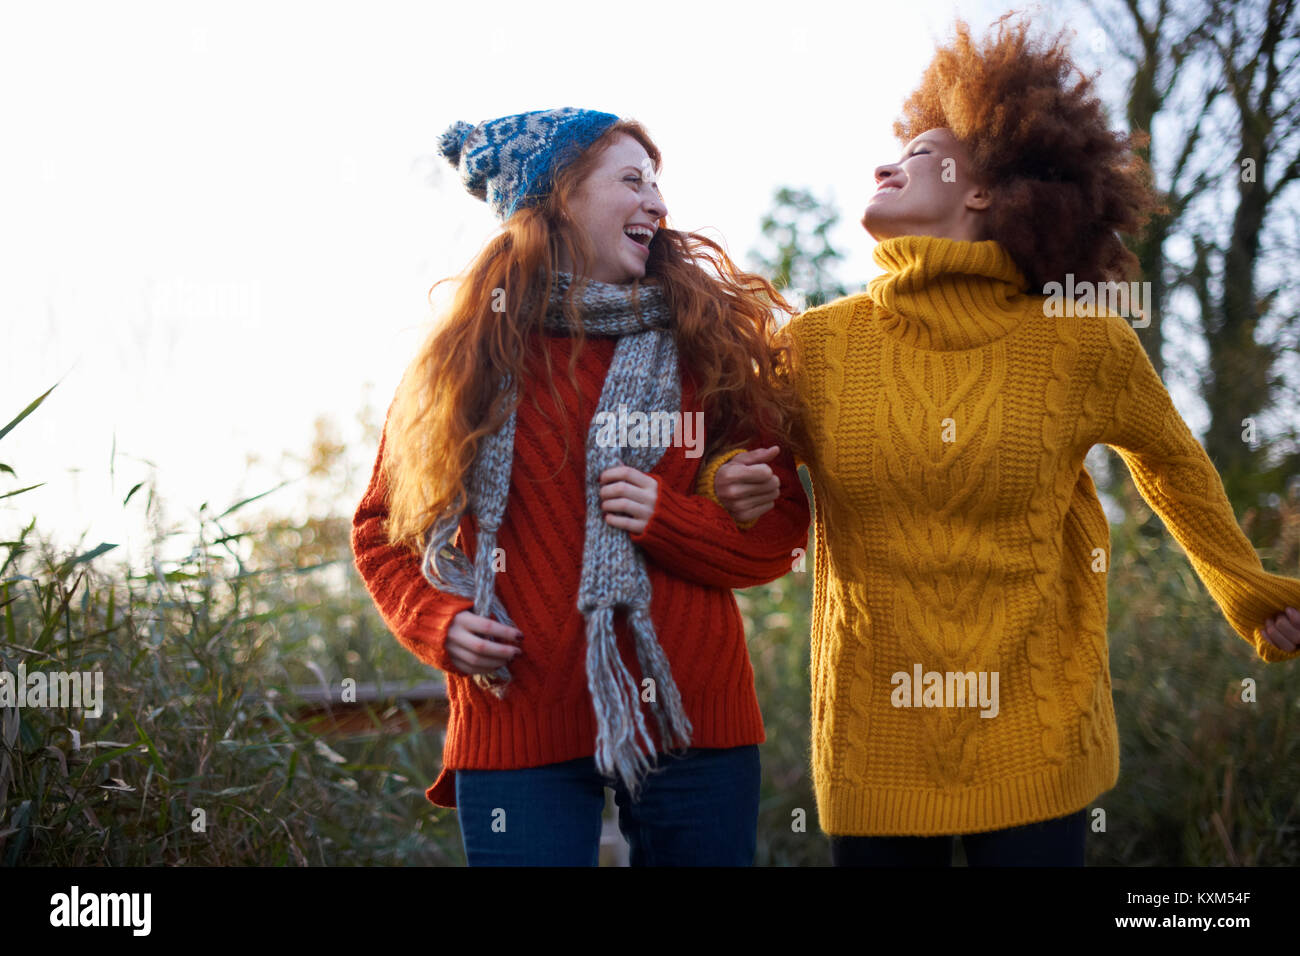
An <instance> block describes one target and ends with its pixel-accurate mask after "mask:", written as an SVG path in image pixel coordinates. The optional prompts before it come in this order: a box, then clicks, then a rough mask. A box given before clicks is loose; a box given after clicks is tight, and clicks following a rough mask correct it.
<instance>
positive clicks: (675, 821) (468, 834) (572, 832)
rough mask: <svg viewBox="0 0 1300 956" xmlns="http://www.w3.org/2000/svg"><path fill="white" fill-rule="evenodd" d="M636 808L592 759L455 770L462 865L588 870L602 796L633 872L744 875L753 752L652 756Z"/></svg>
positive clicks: (754, 792)
mask: <svg viewBox="0 0 1300 956" xmlns="http://www.w3.org/2000/svg"><path fill="white" fill-rule="evenodd" d="M658 767H659V769H657V770H655V771H654V772H652V773H651V774H650V775H649V776H648V777H646V778H645V781H644V782H643V784H642V788H641V796H640V799H639V800H638V801H636V802H635V803H634V802H632V800H631V799H630V796H629V794H628V792H627V790H626V788H624V787H623V785H622V784H621V783H619V782H617V781H614V780H610V779H608V778H606V777H603V776H601V774H600V772H599V771H597V769H596V761H595V759H594V758H592V757H581V758H579V759H577V760H567V761H565V762H563V763H553V764H547V765H546V766H544V767H529V768H526V769H523V770H457V771H456V804H457V813H458V814H459V817H460V832H461V838H462V840H463V841H464V844H465V856H466V858H467V859H468V861H469V865H470V866H595V865H596V862H597V857H598V855H599V852H600V827H601V814H602V813H603V811H604V809H605V787H610V788H612V789H613V791H614V799H615V801H616V802H617V804H618V811H619V814H618V825H619V829H620V830H622V831H623V836H624V837H625V838H626V839H627V841H628V844H629V845H630V847H631V863H632V865H633V866H751V865H752V864H753V862H754V847H755V841H756V834H757V831H758V784H759V762H758V746H757V745H756V744H752V745H750V746H746V747H726V748H700V747H691V748H689V749H688V750H686V751H685V752H684V753H682V754H680V755H677V756H674V755H671V754H663V753H661V754H659V755H658Z"/></svg>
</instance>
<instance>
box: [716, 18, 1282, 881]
mask: <svg viewBox="0 0 1300 956" xmlns="http://www.w3.org/2000/svg"><path fill="white" fill-rule="evenodd" d="M895 132H896V133H897V135H898V137H899V139H900V141H901V142H903V143H904V144H905V145H904V148H903V154H902V157H901V158H900V159H899V160H898V161H897V162H891V163H887V164H885V165H883V166H880V167H878V168H877V169H876V171H875V178H876V182H877V190H876V193H875V195H874V196H873V197H872V199H871V200H870V202H869V203H868V205H867V208H866V211H865V213H864V215H863V218H862V223H863V226H864V227H865V228H866V229H867V231H868V232H870V233H871V235H872V236H873V237H875V238H876V239H877V240H878V241H879V242H878V245H877V246H876V248H875V253H874V255H875V260H876V262H877V263H879V264H880V265H881V266H882V267H883V268H884V270H885V274H884V275H882V276H880V277H878V278H876V279H874V280H872V281H871V283H870V285H869V287H868V290H867V291H866V292H864V293H862V294H858V295H852V296H848V297H845V298H842V299H839V300H837V301H835V302H831V303H829V304H827V305H825V306H822V307H820V308H816V309H812V310H810V311H808V312H805V313H804V314H802V315H800V316H798V317H796V318H795V319H794V320H793V321H792V322H791V323H790V324H789V325H788V327H787V329H786V332H787V335H788V338H789V341H790V344H791V346H792V351H793V358H794V362H795V368H796V372H795V379H796V384H797V388H798V391H799V395H800V399H801V402H802V405H803V412H802V416H801V418H802V426H801V427H802V431H803V433H804V435H805V438H804V440H803V444H804V445H805V447H806V449H807V453H806V454H801V455H800V456H799V458H800V460H802V461H804V462H806V463H807V465H808V469H809V472H810V474H811V477H812V483H813V490H814V493H815V496H816V503H817V508H816V515H815V542H816V548H815V555H816V557H815V582H816V583H815V592H814V610H813V624H812V628H813V631H812V738H813V740H812V744H813V747H812V760H813V776H814V783H815V787H816V793H817V803H818V811H819V815H820V820H821V826H822V829H823V830H824V831H825V832H826V833H827V834H829V835H830V839H831V853H832V859H833V860H834V862H835V863H836V864H876V865H881V864H886V865H887V864H913V865H916V864H928V865H941V866H948V865H951V860H952V840H953V837H954V836H955V835H961V837H962V841H963V845H964V848H965V851H966V856H967V860H968V862H970V863H971V864H972V865H990V864H992V865H998V864H1012V865H1025V864H1031V865H1082V864H1083V861H1084V842H1085V834H1086V831H1087V825H1088V820H1087V818H1086V817H1085V809H1086V807H1087V806H1088V804H1089V803H1090V802H1092V801H1093V800H1095V799H1096V798H1097V797H1098V796H1100V795H1101V794H1102V793H1104V792H1106V791H1107V790H1109V789H1110V788H1111V787H1113V786H1114V785H1115V783H1116V780H1117V779H1118V774H1119V740H1118V732H1117V729H1116V725H1115V714H1114V708H1113V705H1112V700H1111V688H1110V672H1109V663H1108V648H1107V639H1106V566H1107V562H1108V561H1109V555H1110V529H1109V523H1108V521H1107V520H1106V517H1105V515H1104V513H1103V511H1102V509H1101V505H1100V503H1099V501H1098V500H1097V494H1096V489H1095V487H1094V485H1093V482H1092V479H1091V477H1090V476H1089V474H1088V471H1087V469H1086V468H1085V467H1084V457H1085V456H1086V455H1087V453H1088V451H1089V449H1090V448H1092V447H1093V446H1094V445H1096V444H1107V445H1110V446H1112V447H1114V448H1115V449H1116V450H1117V451H1118V452H1119V454H1120V455H1121V457H1122V458H1123V460H1124V462H1125V464H1126V465H1127V466H1128V468H1129V470H1130V472H1131V473H1132V475H1133V478H1134V480H1135V482H1136V484H1137V487H1138V489H1139V491H1140V492H1141V493H1142V495H1143V497H1144V498H1145V499H1146V500H1147V502H1148V503H1149V504H1150V505H1151V506H1152V508H1153V509H1155V511H1156V512H1157V513H1158V514H1159V515H1160V516H1161V518H1162V519H1163V520H1164V522H1165V524H1166V525H1167V526H1168V528H1169V530H1170V531H1171V532H1172V534H1173V535H1174V537H1175V539H1176V540H1177V541H1178V542H1179V543H1180V544H1181V545H1182V546H1183V548H1184V549H1185V551H1186V553H1187V555H1188V557H1189V558H1190V560H1191V562H1192V565H1193V567H1194V568H1195V569H1196V571H1197V573H1198V574H1199V575H1200V578H1201V580H1202V581H1203V582H1204V583H1205V585H1206V587H1207V588H1208V589H1209V591H1210V593H1211V595H1213V597H1214V599H1215V600H1216V601H1217V602H1218V604H1219V606H1220V608H1221V609H1222V611H1223V613H1224V616H1225V617H1226V618H1227V620H1228V621H1229V623H1230V624H1231V625H1232V627H1233V628H1234V629H1235V631H1236V632H1237V633H1238V634H1239V635H1240V636H1241V637H1242V638H1243V639H1245V640H1246V641H1248V642H1249V643H1250V644H1251V646H1252V647H1253V648H1254V650H1255V651H1256V653H1257V654H1258V656H1259V657H1260V658H1262V659H1263V660H1264V661H1269V662H1272V661H1282V660H1291V659H1294V658H1295V657H1296V656H1297V654H1300V611H1297V609H1296V608H1297V606H1298V605H1300V581H1297V580H1294V579H1292V578H1287V577H1282V576H1279V575H1274V574H1268V573H1266V572H1265V571H1264V569H1263V567H1262V566H1261V564H1260V561H1259V558H1258V556H1257V555H1256V554H1255V551H1254V549H1253V548H1252V547H1251V545H1250V542H1249V541H1248V540H1247V539H1246V537H1245V535H1244V534H1242V532H1241V530H1240V528H1239V527H1238V525H1237V522H1236V520H1235V518H1234V516H1233V513H1232V508H1231V506H1230V504H1229V502H1228V499H1227V497H1226V495H1225V494H1224V491H1223V485H1222V482H1221V481H1220V479H1219V476H1218V474H1217V473H1216V471H1215V469H1214V466H1213V464H1212V463H1211V462H1210V460H1209V458H1208V457H1207V456H1206V454H1205V451H1204V449H1203V448H1202V447H1201V445H1200V444H1199V443H1198V442H1197V441H1196V439H1195V438H1194V437H1193V435H1192V433H1191V431H1190V430H1189V429H1188V427H1187V425H1186V423H1185V422H1184V421H1183V419H1182V418H1181V416H1180V415H1179V414H1178V412H1177V410H1176V409H1175V408H1174V405H1173V403H1172V402H1171V401H1170V398H1169V394H1168V392H1167V391H1166V390H1165V388H1164V385H1163V384H1162V383H1161V381H1160V379H1159V377H1158V376H1157V375H1156V373H1155V370H1154V369H1153V368H1152V366H1151V362H1150V361H1149V360H1148V359H1147V356H1146V353H1145V352H1144V351H1143V349H1142V345H1141V343H1140V341H1139V339H1138V337H1137V334H1136V333H1135V332H1134V331H1133V326H1135V325H1136V326H1139V327H1140V326H1142V325H1144V324H1145V317H1144V316H1142V315H1140V314H1139V313H1138V312H1137V311H1136V310H1134V309H1132V308H1131V307H1130V306H1131V305H1132V304H1133V303H1134V302H1135V301H1141V298H1142V297H1141V296H1136V297H1134V296H1131V295H1123V296H1120V295H1119V294H1118V293H1119V292H1121V291H1122V292H1127V291H1128V290H1129V288H1130V287H1129V286H1128V285H1127V280H1128V279H1130V278H1131V273H1132V271H1133V269H1134V268H1135V266H1136V260H1135V258H1134V257H1133V256H1132V254H1131V253H1130V252H1129V251H1128V250H1127V249H1126V248H1125V247H1124V244H1123V242H1122V241H1121V239H1120V233H1128V234H1133V233H1135V232H1136V231H1138V230H1139V229H1140V227H1141V226H1142V224H1143V222H1144V220H1145V219H1146V218H1147V216H1148V215H1149V213H1150V212H1151V211H1152V210H1153V209H1154V208H1155V206H1156V201H1155V198H1154V196H1153V193H1152V190H1151V187H1150V184H1149V176H1148V171H1147V169H1146V168H1145V166H1144V164H1143V163H1142V162H1141V160H1140V159H1139V158H1138V157H1137V156H1136V155H1135V153H1134V152H1133V149H1132V142H1131V140H1130V138H1129V137H1127V136H1124V135H1120V134H1117V133H1115V132H1112V131H1111V129H1110V127H1109V125H1108V122H1107V119H1106V115H1105V112H1104V110H1103V109H1102V106H1101V104H1100V102H1099V101H1098V99H1097V97H1096V96H1095V94H1094V91H1093V88H1092V85H1091V83H1090V82H1089V80H1088V79H1087V78H1086V77H1084V76H1082V74H1079V72H1078V71H1077V69H1076V68H1075V67H1074V65H1073V64H1072V63H1071V61H1070V59H1069V56H1068V53H1067V51H1066V49H1065V46H1064V44H1063V42H1062V40H1061V39H1060V38H1059V37H1058V38H1056V39H1055V40H1053V41H1050V42H1046V43H1036V42H1034V41H1033V40H1032V39H1031V38H1030V36H1029V34H1028V25H1027V24H1026V23H1024V22H1021V23H1020V24H1018V25H1015V24H1009V23H1008V22H1007V18H1003V20H1001V21H999V23H998V24H997V26H996V28H995V29H994V30H993V31H992V32H991V34H990V36H989V37H988V38H987V39H986V40H985V41H984V42H983V43H982V44H977V43H976V42H975V41H973V40H972V38H971V36H970V33H969V31H968V29H967V28H966V26H965V25H964V24H960V23H959V24H958V28H957V36H956V40H955V42H954V43H953V44H952V45H950V46H947V47H944V48H942V49H940V50H939V51H938V52H937V53H936V55H935V58H934V60H933V61H932V62H931V63H930V65H929V67H928V68H927V70H926V71H925V74H924V76H923V78H922V81H921V85H920V87H919V89H917V90H916V92H915V93H913V94H912V96H911V97H910V98H909V99H908V100H907V102H906V104H905V105H904V108H903V116H902V119H901V120H900V121H899V122H898V123H897V124H896V127H895ZM1121 283H1123V285H1121ZM1067 289H1069V290H1072V293H1073V295H1072V297H1071V298H1069V299H1068V300H1067V299H1066V298H1065V296H1064V295H1063V292H1064V290H1067ZM1074 296H1077V300H1076V298H1075V297H1074ZM1102 302H1106V303H1109V307H1107V308H1099V307H1098V306H1099V304H1100V303H1102ZM777 450H778V449H777V447H772V448H768V449H767V450H766V451H761V452H760V451H747V452H743V453H741V454H742V455H743V456H744V457H741V458H740V460H739V461H736V462H728V463H727V464H726V465H724V466H723V467H722V468H721V469H719V470H718V471H717V475H716V494H717V497H718V499H719V500H720V501H721V502H722V503H723V504H724V505H725V506H726V507H728V509H729V510H730V511H731V512H732V514H733V516H734V517H736V518H737V520H738V521H741V522H742V524H743V523H744V522H746V521H747V520H750V519H753V518H755V517H756V516H757V515H759V514H762V513H763V512H764V509H765V508H766V507H767V503H768V500H770V498H771V497H772V496H774V495H775V494H776V493H777V487H776V486H777V482H776V480H775V479H774V478H773V477H772V475H771V474H770V471H769V469H768V467H767V465H766V464H765V463H764V462H765V459H766V458H767V457H770V456H771V455H773V454H775V453H776V451H777ZM736 456H737V452H735V451H733V452H731V453H729V454H728V455H727V456H726V457H727V458H735V457H736ZM715 466H716V463H715Z"/></svg>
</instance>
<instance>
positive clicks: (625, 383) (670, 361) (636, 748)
mask: <svg viewBox="0 0 1300 956" xmlns="http://www.w3.org/2000/svg"><path fill="white" fill-rule="evenodd" d="M571 284H572V276H571V275H569V274H567V273H556V274H555V281H554V283H553V284H552V295H551V301H550V306H549V308H548V309H547V313H546V318H545V327H546V328H547V329H553V330H556V331H560V332H564V331H567V330H568V323H567V321H566V320H565V318H564V316H563V313H562V312H561V311H560V300H561V298H562V297H563V296H564V294H565V292H566V291H567V289H568V288H569V286H570V285H571ZM575 303H576V305H577V307H578V309H579V312H580V314H581V318H582V323H583V328H584V329H585V331H586V334H588V335H609V336H618V345H617V346H616V347H615V349H614V359H613V362H612V363H611V365H610V367H609V372H608V373H607V374H606V376H605V384H604V387H603V388H602V389H601V393H600V402H599V404H598V406H597V408H596V414H595V415H593V417H592V425H591V428H590V430H589V431H588V433H587V482H586V484H587V525H586V535H585V538H584V540H583V549H582V576H581V579H580V584H579V589H578V595H577V606H578V610H579V611H581V612H582V614H583V616H584V618H585V619H586V625H587V688H588V690H589V691H590V692H591V699H592V703H593V704H594V706H595V710H596V722H597V727H598V733H597V737H596V766H597V768H598V769H599V770H600V771H601V773H603V774H604V775H605V776H607V777H612V776H615V775H616V776H617V777H618V779H619V780H620V781H622V783H623V784H624V786H626V787H627V789H628V791H629V792H630V793H631V794H632V795H633V796H634V797H635V796H636V795H637V794H638V791H639V789H640V785H641V780H642V778H643V777H644V775H645V774H646V773H648V772H649V771H650V769H651V767H652V764H653V759H654V742H653V741H652V740H651V738H650V736H649V734H648V733H647V731H646V725H645V718H644V717H643V716H642V713H641V707H640V698H641V694H640V688H639V687H637V685H636V682H635V681H634V680H633V678H632V675H631V673H629V672H628V669H627V667H625V666H624V664H623V660H622V658H621V657H620V655H619V652H618V647H617V644H616V633H615V630H614V611H615V609H616V608H620V607H621V608H624V609H625V611H626V614H627V621H628V625H629V627H630V629H631V632H632V634H633V635H634V639H635V642H636V655H637V662H638V663H639V665H640V668H641V673H642V676H643V677H648V678H650V679H651V680H653V681H654V684H653V695H652V697H651V701H652V703H651V706H652V707H653V709H654V712H655V719H656V721H657V722H658V725H659V731H660V739H661V740H662V742H663V744H664V746H665V748H671V747H673V745H674V742H677V743H678V744H679V745H680V746H682V747H685V746H688V745H689V743H690V738H691V733H692V727H691V723H690V720H688V719H687V717H686V714H685V712H684V710H683V709H682V700H681V695H680V694H679V693H678V691H677V684H676V683H675V682H674V681H673V676H672V671H671V670H670V669H669V666H668V659H667V658H666V657H665V656H664V653H663V649H662V648H660V646H659V641H658V639H657V638H656V635H655V629H654V624H653V623H652V621H651V620H650V579H649V577H648V576H647V575H646V569H645V559H644V557H643V556H642V553H641V549H640V548H638V547H637V546H636V545H635V544H633V543H632V541H631V539H630V538H629V537H628V533H627V532H626V531H624V530H623V529H622V528H615V527H613V526H611V525H610V524H608V523H607V522H606V521H605V513H604V512H603V511H602V510H601V507H600V474H601V472H602V471H604V470H605V469H606V468H612V467H614V466H615V465H616V464H617V459H622V461H623V464H625V465H630V466H631V467H633V468H636V469H637V470H638V471H642V472H648V471H649V470H650V469H651V468H653V467H654V466H655V464H656V463H657V462H658V461H659V458H660V456H661V455H662V454H663V451H664V449H663V448H662V447H655V446H648V443H647V447H619V446H607V447H601V445H600V444H598V442H597V440H596V436H597V433H598V432H599V431H600V422H601V421H602V420H604V419H605V418H606V416H604V415H600V414H599V413H601V412H609V413H613V414H617V410H618V408H619V406H620V405H626V406H627V408H629V409H634V410H638V411H642V412H645V413H646V414H647V415H650V416H652V417H651V420H652V421H653V420H654V418H653V414H654V413H655V412H665V413H669V414H673V413H677V412H679V411H680V410H681V379H680V377H679V371H678V365H677V346H676V342H675V341H674V338H673V334H672V331H671V328H670V320H671V316H670V314H669V310H668V307H667V304H666V303H665V301H664V298H663V293H662V291H661V290H660V288H659V287H658V286H654V285H642V286H641V287H640V289H639V309H638V307H637V306H636V305H634V303H633V301H632V294H631V287H630V286H621V285H612V284H609V283H604V282H592V281H590V280H588V282H587V283H586V286H585V288H584V289H583V290H582V293H581V294H580V295H579V296H577V297H575ZM501 387H502V389H503V390H504V389H513V388H514V385H513V383H511V382H509V381H506V382H504V383H503V384H502V386H501ZM514 404H515V401H514V399H513V396H512V400H511V406H512V407H513V405H514ZM514 440H515V413H514V412H513V411H512V412H511V413H510V417H509V418H508V419H507V420H506V421H505V422H504V423H503V424H502V426H501V428H500V429H498V430H497V432H496V433H495V434H493V435H490V436H486V437H485V438H484V439H483V440H482V442H481V443H480V445H479V449H478V454H477V456H476V458H475V460H474V464H473V467H472V468H471V470H470V474H469V476H468V480H467V482H466V485H467V493H468V499H469V500H468V507H469V508H470V509H472V511H473V514H474V517H475V520H476V522H477V526H478V537H477V543H476V549H475V550H476V556H477V560H476V561H475V562H474V563H473V564H472V565H471V563H470V562H469V560H468V559H467V558H466V556H465V554H464V553H463V552H462V551H461V550H460V549H458V548H455V547H454V546H452V544H451V542H452V539H453V537H454V536H455V533H456V529H457V527H458V525H459V523H460V518H461V514H460V513H447V514H444V515H442V516H441V517H440V518H439V519H438V520H437V521H435V522H434V523H433V525H432V526H431V527H430V529H429V532H428V538H427V542H426V545H425V553H424V562H423V571H424V576H425V578H426V579H427V580H428V581H429V583H430V584H431V585H433V586H434V587H435V588H437V589H438V590H440V591H445V592H448V593H451V594H456V595H460V596H462V597H472V598H473V599H474V613H475V614H478V615H482V616H484V617H491V618H493V619H494V620H497V621H500V622H501V623H503V624H506V625H508V626H510V627H514V623H513V622H512V621H511V620H510V616H509V614H507V612H506V609H505V607H504V606H503V605H502V603H501V601H500V599H499V598H498V597H497V594H496V590H495V587H494V584H493V575H494V572H493V569H492V553H493V551H494V550H495V549H496V546H497V531H498V529H499V528H500V527H501V519H502V515H503V514H504V512H505V507H506V494H507V491H508V489H509V486H510V470H511V467H512V464H513V460H514ZM474 680H475V682H476V683H477V684H478V685H479V686H480V687H482V688H484V689H485V690H487V691H489V692H491V693H493V694H495V695H496V696H498V697H501V696H503V695H504V693H505V689H506V684H508V683H509V681H510V672H509V670H508V669H507V668H506V667H504V666H503V667H501V668H499V669H498V670H497V671H496V672H495V673H493V674H490V675H489V674H477V675H475V677H474ZM642 741H644V744H645V746H644V747H643V746H642Z"/></svg>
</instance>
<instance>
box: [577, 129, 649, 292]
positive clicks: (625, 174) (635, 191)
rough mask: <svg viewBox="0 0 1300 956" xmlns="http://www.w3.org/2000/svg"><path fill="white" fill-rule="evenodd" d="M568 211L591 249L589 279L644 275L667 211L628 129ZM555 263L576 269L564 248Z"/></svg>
mask: <svg viewBox="0 0 1300 956" xmlns="http://www.w3.org/2000/svg"><path fill="white" fill-rule="evenodd" d="M569 212H570V213H571V215H572V217H573V222H574V225H575V226H576V227H577V228H578V229H580V230H582V231H583V232H584V233H585V235H586V237H587V241H588V242H590V243H591V246H592V249H593V250H594V255H595V259H594V261H593V262H590V263H588V264H587V267H586V268H585V269H584V270H583V271H584V273H585V275H586V276H587V278H588V279H593V280H595V281H597V282H610V283H614V284H616V285H625V284H627V283H629V282H632V281H633V280H635V279H640V278H643V277H644V276H645V265H646V260H647V259H649V258H650V243H651V241H652V240H653V239H654V237H655V234H656V233H657V232H658V231H659V220H661V219H663V218H664V217H665V216H667V215H668V209H667V207H665V206H664V201H663V197H662V196H660V195H659V186H658V185H657V184H656V183H655V169H654V164H653V163H652V162H651V160H650V157H649V155H648V154H647V153H646V151H645V147H643V146H642V145H641V144H640V143H639V142H637V141H636V139H634V138H633V137H631V136H628V135H627V134H626V133H624V134H620V135H619V136H618V137H616V138H615V140H614V141H613V143H612V144H611V145H610V146H609V147H608V148H607V149H606V150H605V151H604V153H602V154H601V156H600V159H599V160H598V162H597V165H596V168H595V169H593V170H592V171H591V173H590V174H589V175H588V176H587V178H586V179H584V180H583V181H582V184H581V185H580V186H579V187H578V189H577V192H576V193H575V194H574V196H573V199H572V200H571V201H570V202H569ZM558 266H559V268H560V270H561V271H563V272H573V271H574V265H573V263H572V262H570V261H569V259H568V255H567V251H566V250H565V249H563V248H561V249H560V252H559V263H558Z"/></svg>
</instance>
